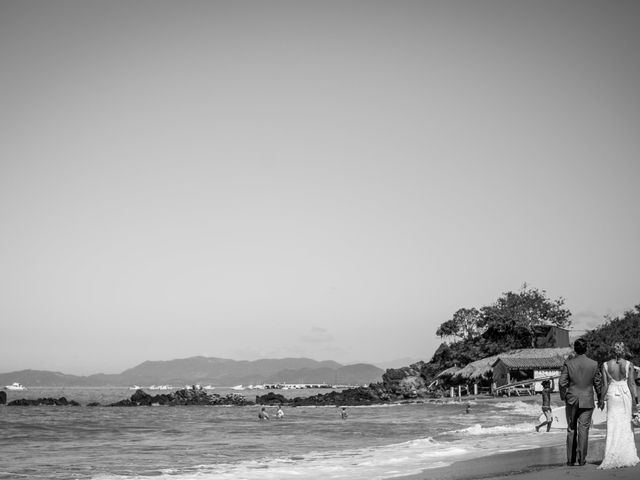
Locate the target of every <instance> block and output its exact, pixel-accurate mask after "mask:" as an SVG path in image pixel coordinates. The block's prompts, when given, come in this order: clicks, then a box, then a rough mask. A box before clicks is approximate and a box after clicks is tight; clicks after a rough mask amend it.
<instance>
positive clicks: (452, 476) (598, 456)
mask: <svg viewBox="0 0 640 480" xmlns="http://www.w3.org/2000/svg"><path fill="white" fill-rule="evenodd" d="M635 433H636V435H635V442H636V450H637V451H638V452H640V434H638V432H637V431H636V432H635ZM604 445H605V440H604V439H597V440H589V452H588V454H587V464H586V465H584V466H582V467H580V466H573V467H569V466H567V465H566V461H567V457H566V448H565V446H564V445H562V446H550V447H541V448H535V449H532V450H519V451H514V452H506V453H498V454H494V455H489V456H486V457H480V458H473V459H470V460H461V461H459V462H455V463H452V464H451V465H448V466H446V467H439V468H432V469H426V470H423V471H422V472H421V473H418V474H413V475H401V476H397V477H393V479H394V480H476V479H482V480H505V479H507V478H509V479H510V480H554V479H556V478H561V477H565V478H566V477H569V478H572V479H574V478H577V479H584V480H602V479H603V478H616V479H620V480H632V479H633V480H637V479H638V478H640V464H638V465H636V466H634V467H626V468H618V469H612V470H598V465H600V462H601V461H602V457H603V456H604ZM387 480H391V479H390V478H389V479H387Z"/></svg>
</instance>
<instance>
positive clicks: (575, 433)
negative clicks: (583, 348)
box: [558, 355, 602, 465]
mask: <svg viewBox="0 0 640 480" xmlns="http://www.w3.org/2000/svg"><path fill="white" fill-rule="evenodd" d="M558 385H559V386H560V398H561V399H563V400H564V401H565V412H566V415H567V464H568V465H573V464H575V463H576V462H577V463H578V465H584V464H585V463H586V461H587V450H588V448H589V427H591V416H592V415H593V409H594V408H595V406H596V405H595V401H594V389H595V392H596V394H597V395H598V398H600V393H601V389H602V376H601V375H600V370H599V369H598V363H597V362H596V361H595V360H591V359H590V358H589V357H587V356H586V355H576V356H575V357H574V358H571V359H569V360H567V361H566V362H565V363H564V365H563V366H562V371H561V373H560V381H559V382H558Z"/></svg>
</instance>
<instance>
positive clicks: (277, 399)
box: [256, 392, 290, 405]
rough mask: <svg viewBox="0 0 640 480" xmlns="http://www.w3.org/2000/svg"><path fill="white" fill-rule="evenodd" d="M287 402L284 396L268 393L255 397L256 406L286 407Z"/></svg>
mask: <svg viewBox="0 0 640 480" xmlns="http://www.w3.org/2000/svg"><path fill="white" fill-rule="evenodd" d="M289 402H290V400H288V399H287V398H286V397H285V396H284V395H280V394H279V393H273V392H269V393H267V394H266V395H256V404H258V405H288V404H289Z"/></svg>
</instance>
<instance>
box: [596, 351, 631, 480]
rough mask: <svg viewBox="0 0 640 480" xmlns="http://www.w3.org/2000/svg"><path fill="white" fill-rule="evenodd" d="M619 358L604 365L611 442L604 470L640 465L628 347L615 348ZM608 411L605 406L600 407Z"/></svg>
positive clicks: (602, 467)
mask: <svg viewBox="0 0 640 480" xmlns="http://www.w3.org/2000/svg"><path fill="white" fill-rule="evenodd" d="M613 351H614V354H615V358H613V359H611V360H609V361H608V362H605V363H603V364H602V381H603V388H602V397H603V398H604V399H605V400H606V402H607V440H606V442H605V447H604V459H603V460H602V463H601V464H600V466H599V467H598V468H599V469H601V470H604V469H609V468H619V467H633V466H634V465H637V464H638V463H640V459H639V458H638V452H637V451H636V443H635V440H634V437H633V428H632V427H631V421H630V420H631V418H632V416H633V406H634V405H635V404H636V401H637V398H638V396H637V392H636V382H635V375H634V372H633V370H634V368H633V363H631V362H630V361H629V360H625V359H624V357H625V356H626V355H627V348H626V347H625V345H624V343H622V342H619V343H615V344H614V345H613ZM599 406H600V408H601V409H602V408H604V404H601V405H599Z"/></svg>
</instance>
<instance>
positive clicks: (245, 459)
mask: <svg viewBox="0 0 640 480" xmlns="http://www.w3.org/2000/svg"><path fill="white" fill-rule="evenodd" d="M229 391H230V390H228V391H222V390H217V391H216V393H220V394H222V395H224V394H225V393H228V392H229ZM61 393H62V394H64V396H66V398H67V399H69V400H71V399H73V400H77V401H79V402H80V403H82V404H83V406H80V407H55V406H39V407H16V406H0V435H1V437H0V479H3V480H4V479H19V478H28V479H54V480H62V479H64V480H67V479H83V480H84V479H93V480H111V479H113V480H122V479H137V480H145V479H150V480H151V479H153V480H158V479H172V480H187V479H194V480H195V479H198V480H203V479H211V480H225V479H229V480H231V479H233V480H238V479H247V480H276V479H278V480H280V479H289V478H291V479H309V480H313V479H323V480H326V479H350V480H359V479H362V480H365V479H366V480H371V479H385V478H392V477H395V476H400V475H409V474H414V473H419V472H421V471H422V470H425V469H430V468H436V467H442V466H447V465H450V464H451V463H453V462H455V461H459V460H466V459H470V458H477V457H481V456H486V455H491V454H495V453H500V452H506V451H513V450H526V449H533V448H537V447H540V446H550V445H562V444H564V441H565V433H564V431H563V430H560V429H558V430H555V429H552V430H551V432H549V433H536V432H535V430H534V425H535V424H536V423H538V416H539V415H540V412H541V410H540V403H539V399H536V398H535V397H529V398H528V399H526V400H524V401H523V400H513V399H511V400H506V401H499V400H498V401H471V402H466V401H463V402H459V401H452V400H444V401H425V402H424V403H406V404H394V405H384V406H363V407H347V411H348V413H349V416H348V418H347V419H346V420H343V419H342V418H341V415H340V409H339V408H336V407H296V408H288V407H286V406H285V407H284V412H285V416H284V418H282V419H279V420H278V419H275V418H274V417H275V415H274V414H275V409H274V408H273V407H268V411H269V412H270V413H271V420H269V421H260V420H259V419H258V411H259V409H260V407H258V406H248V407H219V406H176V407H167V406H157V407H87V406H84V405H86V403H89V402H90V401H99V402H101V403H103V404H105V403H110V402H115V401H117V400H121V399H123V398H128V397H129V396H130V395H131V393H132V392H130V391H127V390H126V389H120V390H117V389H66V390H58V391H53V390H49V391H46V390H41V391H39V392H37V391H33V390H31V391H29V392H28V394H27V392H11V395H10V398H9V400H12V399H15V398H34V397H35V398H38V397H44V396H48V397H56V398H57V397H59V396H61V395H60V394H61ZM149 393H152V394H153V393H154V392H149ZM242 393H244V394H245V395H246V396H247V398H248V399H249V400H255V397H254V395H255V392H254V393H253V394H246V393H245V392H242ZM257 393H264V392H257ZM313 393H317V392H308V393H307V394H313ZM303 395H304V393H303V392H301V391H296V392H293V393H290V392H289V393H287V396H303ZM467 403H469V404H470V406H471V408H470V411H469V413H467V412H466V406H467ZM602 435H604V431H602V430H600V431H598V430H595V431H593V430H592V436H602Z"/></svg>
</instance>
